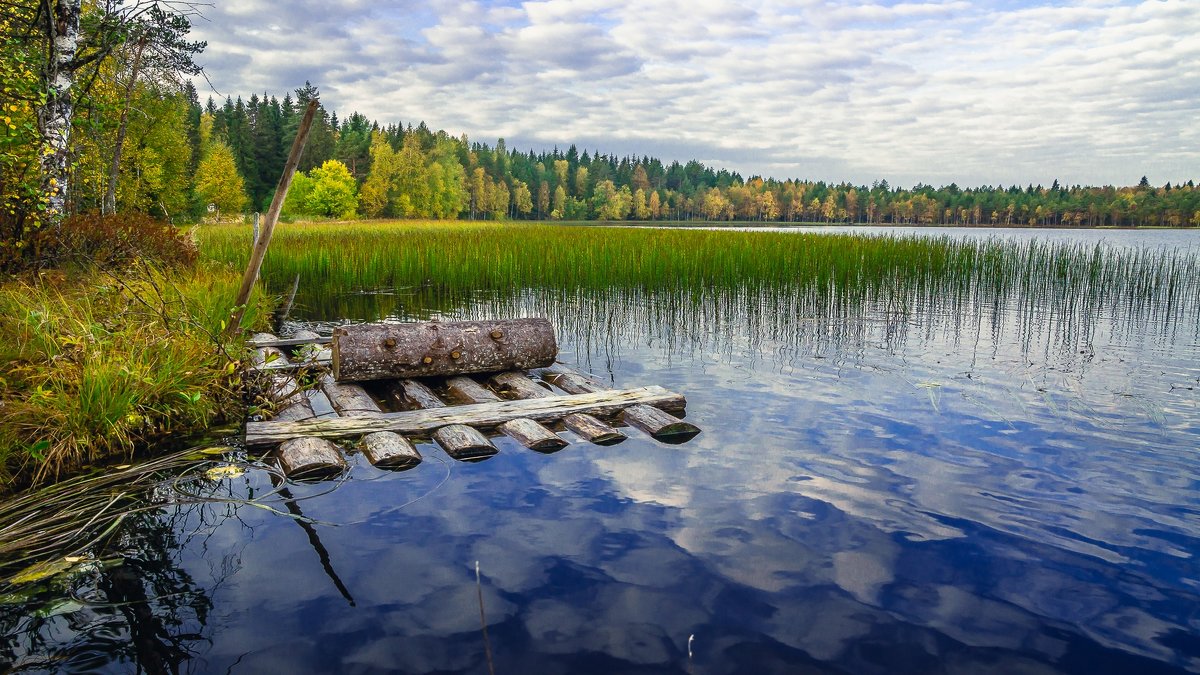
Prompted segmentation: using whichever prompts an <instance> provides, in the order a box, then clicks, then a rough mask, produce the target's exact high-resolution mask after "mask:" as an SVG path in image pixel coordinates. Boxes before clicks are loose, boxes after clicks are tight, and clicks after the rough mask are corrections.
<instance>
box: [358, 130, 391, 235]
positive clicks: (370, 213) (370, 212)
mask: <svg viewBox="0 0 1200 675" xmlns="http://www.w3.org/2000/svg"><path fill="white" fill-rule="evenodd" d="M370 153H371V172H370V173H369V174H367V180H366V182H364V183H363V186H362V190H361V192H360V193H359V203H360V205H361V206H362V210H363V213H364V214H365V215H366V216H367V217H368V218H378V217H379V216H381V215H384V213H385V211H386V209H387V208H388V205H389V204H391V201H392V199H391V192H392V177H393V176H395V175H396V151H395V150H393V149H392V146H391V144H389V143H388V142H387V138H385V137H384V135H383V134H381V133H379V132H378V131H376V132H373V133H372V134H371V149H370Z"/></svg>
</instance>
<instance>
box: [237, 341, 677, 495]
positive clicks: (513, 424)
mask: <svg viewBox="0 0 1200 675" xmlns="http://www.w3.org/2000/svg"><path fill="white" fill-rule="evenodd" d="M431 324H432V325H431ZM355 328H356V330H355V331H354V333H353V334H351V335H349V336H348V335H347V333H345V332H342V331H346V329H342V328H339V329H338V331H337V332H335V335H334V338H333V340H332V342H333V348H332V349H331V348H330V346H329V345H330V342H331V340H330V339H329V338H322V337H319V336H317V335H316V334H315V333H309V332H301V333H298V334H297V335H296V336H295V337H293V338H290V339H284V340H280V339H277V338H275V337H274V336H272V335H269V334H259V335H256V336H254V338H252V339H251V340H250V344H251V346H253V347H255V348H257V351H256V358H255V363H254V365H253V367H252V368H251V371H252V372H254V373H257V374H258V375H259V376H261V377H264V378H266V379H265V386H264V389H265V392H266V394H267V395H268V397H270V398H271V399H272V400H273V401H275V402H276V405H277V408H278V412H277V413H276V414H275V416H274V417H273V418H272V419H270V420H269V421H261V422H249V423H248V424H247V425H246V445H247V446H248V447H250V448H269V447H275V451H274V456H275V457H276V461H277V462H278V464H279V466H280V468H281V469H282V470H283V472H284V473H285V475H287V476H288V477H289V478H293V479H297V478H299V479H308V480H321V479H327V478H330V477H336V476H337V475H340V473H341V472H342V471H344V470H345V468H346V467H347V466H348V465H347V464H346V461H345V459H344V458H343V457H342V456H341V452H340V451H341V448H340V447H339V446H338V445H335V444H334V443H332V442H331V441H335V440H340V441H346V440H355V439H356V440H357V447H358V449H359V450H361V451H362V453H363V455H364V457H365V458H366V459H367V460H368V461H370V462H371V463H372V464H373V465H375V466H378V467H380V468H386V469H394V470H404V469H408V468H412V467H413V466H415V465H416V464H418V463H419V462H420V461H421V455H420V453H419V452H418V451H417V449H416V448H415V447H414V446H413V443H412V440H414V439H431V440H432V441H434V442H435V443H436V444H437V445H438V446H439V447H441V448H442V449H443V450H444V451H445V452H446V454H447V455H449V456H450V457H453V458H454V459H458V460H462V461H479V460H483V459H487V458H488V457H491V456H493V455H495V454H496V453H497V452H498V449H497V448H496V446H495V444H494V443H493V442H492V440H491V439H490V438H489V437H488V434H494V435H498V434H503V435H505V436H508V437H510V438H512V439H513V440H515V441H516V442H517V443H519V444H521V445H523V446H525V447H527V448H530V449H532V450H535V451H537V452H543V453H549V452H555V451H557V450H560V449H562V448H563V447H565V446H566V445H568V441H567V439H565V438H563V437H562V436H560V435H559V433H558V431H557V430H558V429H566V430H569V431H571V432H572V433H573V434H575V435H576V436H578V437H579V438H580V439H581V440H582V441H586V442H590V443H594V444H597V445H613V444H616V443H620V442H622V441H624V440H625V439H626V438H627V436H626V433H625V432H624V431H622V430H621V429H620V428H619V427H622V426H629V427H633V428H636V429H638V430H640V431H642V432H644V433H646V434H648V435H649V436H650V437H652V438H654V439H655V440H658V441H661V442H664V443H671V444H677V443H683V442H686V441H688V440H690V439H691V438H693V437H694V436H695V435H696V434H698V433H700V429H699V428H698V427H696V426H695V425H693V424H691V423H689V422H685V421H683V420H682V419H680V418H679V415H682V414H683V412H684V408H685V405H686V401H685V399H684V397H683V396H681V395H680V394H676V393H674V392H670V391H667V390H666V389H664V388H662V387H659V386H647V387H637V388H630V389H614V388H611V387H609V386H607V385H605V384H603V383H601V382H599V381H597V380H595V379H594V378H591V377H589V376H588V375H586V374H584V373H580V372H577V371H575V370H572V369H570V368H568V367H566V366H564V365H562V364H558V363H554V358H555V356H556V355H557V347H556V346H555V345H554V336H553V329H552V328H549V322H546V321H545V320H543V319H520V320H514V321H505V322H446V323H443V324H438V323H437V322H431V323H423V324H378V325H372V326H360V327H355ZM547 335H548V338H547ZM546 340H548V341H549V345H548V346H547V344H546ZM339 342H340V344H339ZM283 349H290V350H291V351H292V353H291V354H290V355H288V354H285V353H284V352H283ZM356 349H361V350H362V353H361V355H358V356H356V353H355V350H356ZM331 366H332V367H331ZM497 366H498V367H499V368H500V369H499V370H497ZM289 371H300V372H301V375H300V379H303V378H304V377H306V376H307V377H309V378H311V379H312V381H314V382H315V383H316V386H314V387H312V388H311V389H309V390H308V391H307V393H304V392H301V391H300V387H299V384H298V381H297V377H294V376H293V375H294V373H293V372H289ZM339 375H341V377H339ZM349 378H353V379H357V380H359V381H357V382H347V381H342V380H345V379H349ZM319 397H323V398H324V399H326V401H323V402H322V403H323V405H320V406H318V407H319V408H324V409H331V410H332V411H333V412H331V413H328V414H326V415H323V416H318V415H317V414H316V413H315V412H313V410H314V407H313V405H312V404H311V402H310V400H311V399H313V398H319Z"/></svg>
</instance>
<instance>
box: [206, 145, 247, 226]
mask: <svg viewBox="0 0 1200 675" xmlns="http://www.w3.org/2000/svg"><path fill="white" fill-rule="evenodd" d="M195 185H196V197H197V198H198V199H199V200H200V202H201V203H202V204H208V205H210V206H212V207H213V208H214V209H215V210H216V211H217V218H218V219H220V217H221V216H220V214H221V213H230V212H232V213H237V212H240V211H241V210H242V208H243V207H245V205H246V184H245V181H243V180H242V176H241V174H239V173H238V170H237V163H236V162H235V161H234V159H233V151H232V150H230V149H229V146H228V145H225V143H224V142H222V141H214V142H213V143H212V145H211V146H210V147H209V149H208V153H207V154H205V156H204V158H203V159H201V160H200V165H199V166H198V167H196V181H195Z"/></svg>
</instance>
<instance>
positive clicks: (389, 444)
mask: <svg viewBox="0 0 1200 675" xmlns="http://www.w3.org/2000/svg"><path fill="white" fill-rule="evenodd" d="M321 391H323V392H325V395H326V396H328V397H329V401H330V403H332V405H333V409H334V410H336V411H337V412H338V414H339V415H342V416H344V417H351V416H365V417H371V416H379V415H380V414H382V412H383V411H382V410H380V408H379V404H377V403H376V402H375V399H373V398H371V395H370V394H368V393H367V390H365V389H363V388H362V387H361V386H359V385H357V384H349V383H339V382H334V381H333V376H332V375H330V374H329V373H325V374H324V375H322V376H321ZM359 447H361V448H362V451H363V456H365V457H366V458H367V461H368V462H370V463H371V464H372V465H374V466H377V467H379V468H381V469H394V470H405V469H411V468H412V467H414V466H416V465H417V464H420V463H421V453H420V452H418V451H417V449H416V448H415V447H413V444H412V443H410V442H409V440H408V439H407V438H405V437H403V436H401V435H400V434H397V433H395V432H392V431H377V432H375V433H372V434H367V435H365V436H363V437H362V439H361V440H360V441H359Z"/></svg>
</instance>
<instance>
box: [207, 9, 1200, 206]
mask: <svg viewBox="0 0 1200 675" xmlns="http://www.w3.org/2000/svg"><path fill="white" fill-rule="evenodd" d="M308 5H312V6H311V7H309V6H308ZM315 7H316V5H315V4H313V3H310V2H301V3H292V4H290V5H288V6H287V7H286V8H285V9H284V8H280V7H279V6H277V5H272V6H268V5H267V4H266V3H264V2H261V0H260V1H256V2H241V3H228V4H222V5H220V6H217V7H214V8H212V9H211V11H210V12H209V15H210V16H209V17H208V18H209V21H206V22H201V23H200V24H199V25H198V26H197V33H199V37H201V38H203V39H207V40H208V41H209V49H208V52H207V53H206V59H207V61H208V64H209V76H210V78H212V80H213V82H214V83H215V84H216V85H217V86H218V87H219V88H220V89H221V91H222V92H231V93H238V94H244V95H248V94H249V93H251V92H255V91H263V90H268V91H271V92H273V93H278V94H282V93H283V92H284V91H286V90H289V89H292V88H295V87H296V86H299V85H300V84H303V80H305V79H309V80H312V81H313V82H315V83H318V84H319V85H320V86H321V88H322V91H323V93H324V99H325V101H326V104H327V105H328V106H330V107H333V108H335V109H337V110H339V112H341V113H343V114H345V113H348V112H350V111H351V110H358V111H361V112H363V113H365V114H367V115H369V116H372V117H376V118H378V119H380V121H381V122H385V123H386V122H392V121H397V120H403V121H405V122H410V121H411V122H416V121H418V120H422V119H423V120H426V121H427V122H428V123H429V124H430V125H431V126H432V127H434V128H445V129H446V130H448V131H450V132H451V133H453V134H456V135H457V134H458V133H460V132H466V133H467V134H468V135H470V136H471V137H473V138H479V139H485V140H489V141H491V140H494V138H495V137H498V136H505V137H506V138H507V139H508V141H509V145H510V147H518V148H524V147H527V146H535V147H539V148H541V147H549V146H551V145H555V144H557V145H560V146H562V145H566V144H569V143H572V142H579V143H581V145H585V146H587V147H593V148H599V149H600V150H602V151H606V152H607V151H614V152H633V153H637V154H654V153H655V152H656V148H667V149H670V150H671V153H672V154H669V155H664V156H663V159H666V160H671V159H678V160H681V161H686V160H688V159H691V158H701V159H703V160H706V161H709V162H712V163H714V164H717V165H720V166H724V167H728V168H731V169H735V170H738V171H741V172H743V173H745V174H752V173H766V174H768V175H776V176H778V177H792V176H794V177H807V178H814V179H826V180H852V181H854V182H859V183H866V182H870V181H872V180H875V179H878V178H887V179H888V180H889V181H890V182H892V183H893V184H901V185H904V184H912V183H915V182H927V183H935V184H936V183H949V182H951V181H956V182H958V183H959V184H983V183H986V184H997V183H1003V184H1011V183H1029V182H1033V183H1038V182H1041V183H1049V182H1050V181H1051V180H1053V179H1055V178H1058V179H1060V180H1062V181H1063V182H1065V183H1091V184H1097V183H1118V184H1128V183H1132V182H1134V181H1136V180H1137V179H1138V178H1139V177H1140V176H1141V175H1142V174H1146V175H1148V176H1149V177H1150V178H1151V180H1152V181H1153V182H1156V183H1161V182H1165V181H1168V180H1170V181H1172V182H1175V181H1179V180H1186V179H1188V178H1196V177H1197V176H1196V175H1195V171H1196V167H1197V166H1200V161H1198V160H1200V150H1197V148H1198V147H1200V145H1198V144H1197V142H1196V141H1197V140H1200V139H1198V138H1197V134H1198V132H1197V131H1196V130H1195V125H1194V120H1195V119H1196V117H1197V113H1200V95H1198V94H1197V92H1200V72H1197V71H1196V70H1195V69H1194V68H1190V67H1189V64H1192V63H1196V62H1197V61H1198V60H1200V41H1197V40H1195V39H1194V38H1193V36H1194V35H1197V34H1200V4H1197V3H1194V2H1186V1H1185V0H1165V1H1158V0H1153V1H1147V2H1140V3H1138V2H1133V3H1128V2H1118V1H1117V0H1113V1H1111V2H1105V1H1100V0H1080V1H1078V2H1065V3H1054V4H1039V5H1032V6H1028V7H1018V8H1011V6H1010V5H1009V4H1008V3H1003V4H1002V3H995V4H990V3H967V2H961V1H953V2H940V1H930V2H908V3H899V4H893V5H888V4H881V3H853V2H836V1H834V0H804V1H784V0H773V1H770V2H765V3H762V4H761V5H760V6H758V8H757V9H751V8H748V7H746V6H745V5H744V4H739V3H733V2H724V1H717V0H701V1H692V2H684V1H683V0H639V1H638V2H634V1H633V0H543V1H538V2H524V3H520V4H513V3H505V4H500V3H495V4H493V3H483V2H472V3H457V2H448V1H439V2H434V3H431V4H417V3H408V2H385V3H367V2H361V1H359V2H344V3H339V5H338V8H337V10H336V11H331V10H330V9H329V8H328V7H327V6H324V5H322V6H321V7H320V8H319V9H315V10H314V8H315ZM309 10H314V11H309ZM262 16H270V17H271V23H269V24H266V25H264V24H262V23H259V22H257V21H256V20H260V17H262Z"/></svg>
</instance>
